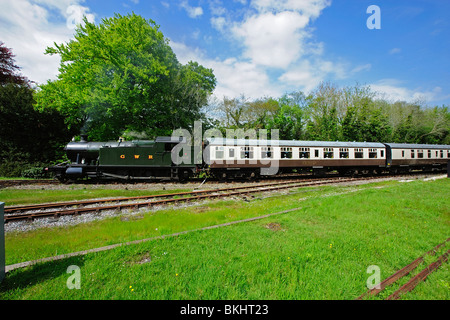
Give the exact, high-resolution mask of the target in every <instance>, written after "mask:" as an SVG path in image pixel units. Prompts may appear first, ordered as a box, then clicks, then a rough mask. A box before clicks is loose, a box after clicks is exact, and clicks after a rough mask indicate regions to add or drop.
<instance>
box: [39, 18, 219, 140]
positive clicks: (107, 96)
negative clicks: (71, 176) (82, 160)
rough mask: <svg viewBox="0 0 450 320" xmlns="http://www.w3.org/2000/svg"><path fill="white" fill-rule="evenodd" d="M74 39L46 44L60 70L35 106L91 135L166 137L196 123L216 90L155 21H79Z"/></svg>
mask: <svg viewBox="0 0 450 320" xmlns="http://www.w3.org/2000/svg"><path fill="white" fill-rule="evenodd" d="M74 38H75V39H74V40H71V41H70V42H69V43H67V44H56V43H55V44H54V47H48V48H47V50H46V54H58V55H60V56H61V65H60V68H59V71H60V73H59V75H58V79H57V80H55V81H49V82H48V83H47V84H45V85H43V86H41V88H40V89H41V90H40V92H39V93H38V95H37V105H38V107H39V108H40V109H56V110H58V111H60V112H61V113H63V114H64V115H65V116H66V119H67V126H68V127H70V128H72V127H75V128H77V129H78V130H82V131H84V133H87V134H88V135H89V136H90V138H91V139H94V140H108V139H117V138H118V137H119V136H120V135H122V134H123V133H124V132H130V131H135V132H141V133H144V135H146V136H148V137H154V136H156V135H159V134H170V133H171V132H172V130H173V129H176V128H179V127H184V128H185V127H186V126H188V125H189V124H191V123H193V122H194V120H197V119H198V117H199V116H200V110H201V108H202V106H204V105H205V104H206V103H207V98H208V96H209V95H210V94H211V93H212V91H213V90H214V87H215V84H216V80H215V77H214V74H213V71H212V70H211V69H207V68H205V67H203V66H201V65H199V64H198V63H196V62H189V63H188V64H187V65H182V64H180V63H179V62H178V60H177V58H176V56H175V54H174V53H173V51H172V49H171V48H170V46H169V41H168V40H167V39H166V38H165V37H164V35H163V34H162V32H161V31H160V30H159V26H157V25H156V24H155V22H154V21H152V20H146V19H144V18H143V17H141V16H138V15H136V14H134V13H133V14H129V15H127V16H121V15H120V14H115V16H114V17H112V18H108V19H103V20H102V23H100V24H99V25H95V24H94V23H90V22H88V21H87V19H84V25H79V26H78V27H77V29H76V32H75V36H74Z"/></svg>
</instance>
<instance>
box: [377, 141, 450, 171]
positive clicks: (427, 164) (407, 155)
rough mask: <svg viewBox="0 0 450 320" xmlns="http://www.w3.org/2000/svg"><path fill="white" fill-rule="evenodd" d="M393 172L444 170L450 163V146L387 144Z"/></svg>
mask: <svg viewBox="0 0 450 320" xmlns="http://www.w3.org/2000/svg"><path fill="white" fill-rule="evenodd" d="M385 145H386V151H387V154H388V160H389V161H388V162H389V163H390V166H391V171H392V172H394V173H395V172H405V171H410V170H413V169H420V170H427V171H429V170H442V169H444V168H445V167H446V166H447V162H448V161H450V146H449V145H433V144H406V143H385Z"/></svg>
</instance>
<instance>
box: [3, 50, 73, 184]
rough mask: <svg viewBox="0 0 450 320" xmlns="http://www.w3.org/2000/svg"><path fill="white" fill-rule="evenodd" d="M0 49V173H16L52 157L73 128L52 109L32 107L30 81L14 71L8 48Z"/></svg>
mask: <svg viewBox="0 0 450 320" xmlns="http://www.w3.org/2000/svg"><path fill="white" fill-rule="evenodd" d="M0 49H1V50H0V51H1V52H2V58H1V62H0V70H2V71H1V83H0V175H2V176H20V175H21V174H22V173H23V172H24V170H26V169H28V168H30V167H33V166H35V165H45V164H48V163H49V162H51V161H54V160H56V159H57V158H58V157H59V156H60V155H61V154H60V153H61V152H62V149H63V148H62V144H64V143H65V142H67V140H68V139H70V137H71V135H72V134H73V132H68V131H67V130H66V128H65V125H64V117H63V116H62V115H60V114H59V113H58V112H57V111H56V110H49V111H45V112H39V111H37V110H35V109H34V107H33V104H34V89H33V88H32V87H31V85H30V81H29V80H28V79H27V78H25V77H24V76H22V75H20V74H19V73H18V70H19V69H20V68H19V67H18V66H16V65H15V63H14V58H13V57H14V55H13V54H12V50H11V49H8V50H4V47H3V46H1V48H0ZM5 70H6V71H5Z"/></svg>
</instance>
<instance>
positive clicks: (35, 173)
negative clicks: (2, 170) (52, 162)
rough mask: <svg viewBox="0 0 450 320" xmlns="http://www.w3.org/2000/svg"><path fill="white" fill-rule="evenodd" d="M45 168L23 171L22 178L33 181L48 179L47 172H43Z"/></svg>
mask: <svg viewBox="0 0 450 320" xmlns="http://www.w3.org/2000/svg"><path fill="white" fill-rule="evenodd" d="M43 169H44V168H43V167H32V168H29V169H25V170H23V171H22V174H21V177H23V178H31V179H44V178H48V174H47V172H45V171H44V170H43Z"/></svg>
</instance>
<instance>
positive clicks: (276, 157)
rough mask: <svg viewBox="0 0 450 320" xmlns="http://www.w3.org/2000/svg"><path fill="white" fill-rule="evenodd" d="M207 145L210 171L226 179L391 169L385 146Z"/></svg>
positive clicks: (247, 142)
mask: <svg viewBox="0 0 450 320" xmlns="http://www.w3.org/2000/svg"><path fill="white" fill-rule="evenodd" d="M205 145H206V148H205V151H204V152H205V153H206V154H207V159H208V161H209V166H210V170H211V171H212V172H213V173H214V174H215V175H216V176H217V177H219V178H222V179H225V178H232V177H236V176H240V177H255V176H258V175H259V174H264V173H266V174H273V173H276V171H279V172H289V171H290V172H292V170H293V169H295V170H296V171H297V172H301V171H311V170H312V171H313V172H314V173H315V174H319V175H321V174H324V173H326V172H329V171H333V170H338V171H339V172H340V173H343V174H346V173H347V174H349V173H355V172H364V173H368V172H370V171H374V170H375V171H381V170H383V169H384V168H385V167H386V166H387V163H386V146H385V145H384V144H382V143H373V142H332V141H294V140H252V139H223V138H211V139H206V143H205ZM264 169H265V170H264ZM270 169H272V170H270Z"/></svg>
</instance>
